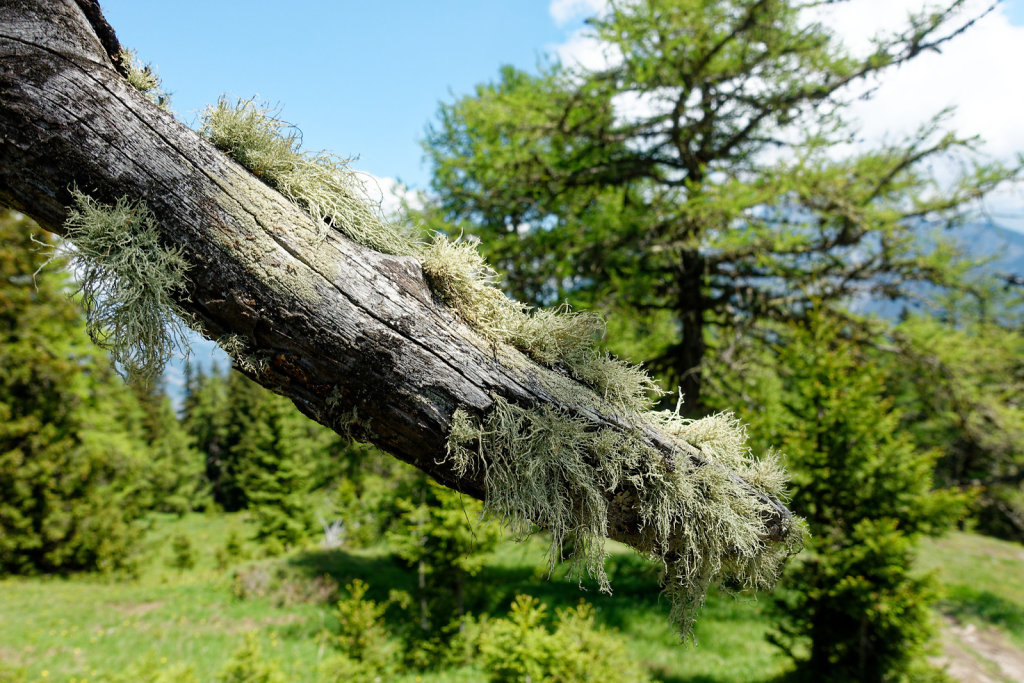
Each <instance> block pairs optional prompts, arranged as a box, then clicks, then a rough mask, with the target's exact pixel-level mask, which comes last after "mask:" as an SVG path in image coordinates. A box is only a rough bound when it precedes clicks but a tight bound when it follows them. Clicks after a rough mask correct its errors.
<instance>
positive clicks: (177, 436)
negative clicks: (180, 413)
mask: <svg viewBox="0 0 1024 683" xmlns="http://www.w3.org/2000/svg"><path fill="white" fill-rule="evenodd" d="M134 389H135V393H136V395H137V396H138V399H139V403H140V404H141V406H142V409H143V411H144V413H145V417H144V419H143V423H142V427H143V437H144V439H145V441H146V443H147V444H148V449H147V451H148V453H149V462H148V464H147V467H146V475H145V476H146V480H147V481H148V483H149V488H150V491H151V497H152V502H151V506H152V508H153V509H154V510H157V511H159V512H173V513H177V514H184V513H186V512H189V511H191V510H195V509H197V508H199V507H202V506H203V504H204V499H205V497H206V492H207V490H208V485H207V480H206V473H205V465H204V462H203V457H202V455H201V454H200V453H199V451H197V450H196V449H195V448H194V447H193V439H192V437H191V436H190V435H189V434H188V432H187V431H186V430H185V428H184V426H183V425H182V424H181V422H179V421H178V417H177V416H176V415H175V414H174V408H173V406H172V405H171V400H170V398H169V397H168V396H167V394H166V393H165V392H164V390H163V388H162V387H160V386H157V385H156V384H153V385H151V386H149V387H145V386H137V387H134Z"/></svg>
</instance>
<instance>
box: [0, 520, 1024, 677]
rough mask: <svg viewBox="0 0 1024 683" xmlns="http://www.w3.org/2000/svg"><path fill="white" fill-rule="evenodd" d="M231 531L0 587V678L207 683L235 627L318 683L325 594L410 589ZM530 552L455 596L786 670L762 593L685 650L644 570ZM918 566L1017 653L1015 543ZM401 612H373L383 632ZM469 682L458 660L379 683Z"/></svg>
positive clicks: (517, 548)
mask: <svg viewBox="0 0 1024 683" xmlns="http://www.w3.org/2000/svg"><path fill="white" fill-rule="evenodd" d="M243 522H244V520H243V517H242V516H241V515H238V514H236V515H216V516H215V515H201V514H191V515H187V516H185V517H182V518H177V517H173V516H170V515H165V516H157V517H154V518H153V519H152V528H151V530H150V533H149V534H148V536H147V542H146V544H145V547H144V549H143V550H142V552H141V553H140V556H139V558H138V560H139V561H138V567H139V570H138V572H137V574H136V575H135V576H134V577H130V576H121V577H107V578H98V577H96V576H82V577H71V578H57V577H45V578H8V579H5V580H3V581H0V661H2V663H3V664H2V666H0V681H4V680H19V678H21V677H22V676H23V677H24V680H28V681H41V680H47V681H68V682H72V681H73V682H75V683H86V682H87V681H111V680H124V681H132V680H143V681H150V680H153V681H158V680H159V681H174V680H176V677H177V676H180V675H184V673H183V672H185V671H190V672H191V673H193V674H194V675H195V676H196V677H197V678H198V679H199V680H202V681H207V680H216V678H217V674H218V672H219V671H220V670H221V669H222V667H223V666H224V664H225V662H226V661H227V660H228V659H229V658H230V656H231V654H232V653H233V652H234V651H235V650H236V649H237V648H238V647H239V646H240V645H241V644H242V643H243V641H244V640H245V638H246V636H247V635H248V634H255V638H256V640H257V641H258V642H259V644H260V645H261V647H262V650H263V653H264V654H265V655H266V656H267V657H269V658H272V659H274V660H276V661H277V663H278V664H279V665H280V668H281V669H282V670H283V671H284V672H285V675H286V677H287V679H288V680H294V681H316V680H322V679H321V678H319V677H318V674H317V670H318V664H319V662H320V661H321V660H322V659H323V658H324V656H325V655H326V654H328V653H329V646H328V645H326V642H325V641H326V638H325V634H326V633H328V632H330V631H331V630H332V629H333V628H334V627H335V625H336V624H335V622H334V619H335V616H334V614H333V610H332V602H333V600H334V599H335V598H336V597H337V596H338V594H339V587H340V586H344V585H345V584H347V583H348V582H350V581H351V580H353V579H356V578H358V579H361V580H363V581H365V582H366V583H367V584H369V586H370V589H369V592H368V597H369V598H371V599H374V600H377V601H379V602H384V601H385V600H387V597H388V595H389V592H391V591H392V590H400V591H401V590H404V591H410V592H411V591H412V590H413V588H414V583H415V580H416V577H415V575H414V573H411V572H408V571H406V570H404V569H403V568H402V567H401V566H399V565H398V564H397V563H396V562H395V561H394V560H393V559H392V558H391V556H390V554H389V553H388V550H387V548H386V547H384V546H383V545H379V546H375V547H371V548H368V549H361V550H355V551H348V550H339V549H335V550H319V549H307V550H301V551H297V552H294V553H291V554H288V555H285V556H283V557H276V558H259V557H258V554H259V549H258V547H257V546H255V545H253V544H250V543H249V542H247V541H246V542H244V543H243V544H242V552H241V556H240V557H236V558H234V559H232V560H229V561H225V560H226V558H225V557H224V552H223V550H222V549H223V547H224V545H225V543H226V542H227V539H228V538H229V536H230V535H231V533H232V530H234V532H235V534H236V537H241V538H244V537H245V529H244V526H243ZM180 534H187V535H188V536H189V537H190V538H191V539H192V541H193V550H194V559H195V565H194V566H193V567H191V568H188V569H179V568H176V567H175V566H174V564H175V551H174V549H173V538H174V537H175V536H177V535H180ZM219 549H220V551H219V552H218V550H219ZM545 553H546V547H545V545H544V543H543V540H542V539H534V540H532V541H530V542H527V543H523V544H515V543H510V542H507V543H503V544H501V545H500V546H499V547H498V549H497V550H496V551H495V552H494V553H492V554H491V555H490V556H489V558H488V560H487V563H486V566H485V567H484V568H483V570H482V571H481V572H480V573H479V574H478V575H477V576H476V577H475V579H474V580H473V581H472V582H471V585H470V587H469V588H468V591H467V608H468V609H469V611H471V612H472V613H474V614H485V613H486V614H491V615H501V614H504V613H505V611H506V610H507V609H508V606H509V604H510V602H511V601H512V599H513V598H514V597H515V596H516V595H517V594H521V593H527V594H530V595H533V596H535V597H537V598H539V599H541V600H542V601H543V602H544V603H545V604H547V605H548V608H549V610H553V609H554V608H557V607H559V606H569V605H573V604H575V603H576V602H578V601H579V600H580V599H581V598H583V599H586V600H587V601H590V602H591V603H592V604H593V605H594V607H595V609H596V613H597V619H598V621H599V622H600V623H602V624H604V625H605V626H608V627H610V628H612V629H614V630H615V631H617V632H618V633H619V635H620V637H621V638H622V639H624V641H625V644H626V648H627V650H628V652H630V653H631V656H633V657H635V658H637V659H639V660H640V661H642V662H643V664H644V666H645V667H646V668H647V669H648V671H650V673H651V674H652V675H653V676H654V677H655V678H656V679H658V680H663V681H669V682H672V681H678V682H681V681H691V682H698V681H770V680H776V679H779V678H781V677H783V676H784V675H785V673H786V671H787V666H788V662H787V660H786V659H785V657H783V656H782V655H781V654H780V653H779V652H778V651H777V650H775V649H774V648H773V647H772V646H770V645H769V644H768V643H767V641H766V640H765V635H766V632H767V629H768V627H769V625H770V619H769V617H767V616H766V615H764V614H762V609H763V607H764V605H765V601H766V598H764V597H762V598H761V600H756V599H753V598H752V597H749V596H744V597H740V598H739V599H736V598H733V597H731V596H728V595H724V594H721V593H712V594H711V595H710V596H709V599H708V604H707V606H706V608H705V609H704V612H703V615H702V618H701V619H700V620H699V622H698V624H697V628H696V634H695V635H696V641H697V642H696V644H691V645H680V644H679V642H678V637H677V636H676V634H675V633H674V632H673V630H672V629H671V627H670V626H669V625H668V623H667V621H666V611H667V606H666V605H665V604H664V603H663V602H662V601H660V600H659V595H658V591H657V588H656V579H657V576H656V568H654V567H653V566H651V565H649V564H648V563H646V562H645V561H643V560H641V559H639V558H637V557H636V556H635V555H633V554H632V553H631V552H629V551H627V550H625V549H621V550H618V549H617V550H616V552H614V554H613V556H612V557H611V559H610V561H609V563H610V572H609V573H610V575H611V578H612V585H613V586H614V588H615V595H614V596H605V595H601V594H599V593H597V592H596V591H595V590H594V589H593V588H592V587H590V588H589V589H587V587H586V586H584V588H585V589H587V590H585V591H584V592H581V590H580V588H579V586H578V584H577V582H576V581H575V580H570V579H568V578H567V577H566V576H565V573H564V571H557V572H556V573H555V575H553V576H552V577H550V580H549V579H548V578H547V572H546V568H545ZM921 565H922V568H923V569H927V570H934V571H936V572H937V573H938V576H939V578H940V580H941V582H942V584H943V587H944V595H945V597H944V598H943V599H942V601H941V602H940V606H941V609H942V610H943V612H944V613H945V614H946V615H947V616H948V617H950V618H952V619H953V620H955V621H956V622H962V623H974V624H977V625H979V626H982V627H994V628H996V629H999V630H1001V631H1002V632H1004V633H1005V634H1006V636H1007V637H1008V638H1009V639H1010V641H1011V642H1013V643H1015V644H1016V645H1018V646H1020V647H1024V584H1022V583H1021V582H1019V581H1008V580H1007V577H1014V576H1017V577H1019V576H1024V549H1021V547H1020V546H1018V545H1014V544H1010V543H1004V542H1001V541H997V540H993V539H990V538H985V537H982V536H977V535H973V534H969V533H953V534H950V535H948V536H946V537H944V538H941V539H937V540H933V541H929V542H927V543H926V544H925V545H924V546H923V551H922V558H921ZM404 614H405V613H399V612H398V611H397V610H395V609H392V611H389V612H388V615H387V618H388V620H389V627H393V625H394V624H393V623H392V622H393V620H394V619H401V618H403V616H404ZM5 676H6V677H7V678H6V679H5ZM161 676H162V677H161ZM483 677H484V672H482V671H479V670H474V669H472V668H468V667H463V668H450V669H447V670H443V671H437V672H433V673H429V674H422V673H421V674H412V675H407V676H405V677H399V678H396V679H395V680H408V681H472V680H481V679H482V678H483Z"/></svg>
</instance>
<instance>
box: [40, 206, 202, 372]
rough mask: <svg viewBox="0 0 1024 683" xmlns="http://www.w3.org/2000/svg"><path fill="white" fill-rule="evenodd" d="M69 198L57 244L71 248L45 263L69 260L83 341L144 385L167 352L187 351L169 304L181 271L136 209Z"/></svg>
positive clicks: (177, 314) (184, 268) (176, 253)
mask: <svg viewBox="0 0 1024 683" xmlns="http://www.w3.org/2000/svg"><path fill="white" fill-rule="evenodd" d="M71 195H72V197H73V198H74V201H75V203H74V206H72V207H71V208H70V210H69V211H68V218H67V220H66V221H65V223H64V231H65V232H64V237H65V239H66V240H67V241H68V242H70V243H71V244H72V245H74V248H73V249H69V248H66V247H54V252H53V257H54V258H55V257H58V256H65V255H66V256H67V257H68V259H69V262H70V267H71V270H72V271H73V272H74V273H75V278H76V280H77V282H78V290H77V293H78V294H80V295H81V298H82V304H83V305H84V307H85V312H86V321H87V328H86V329H87V331H88V333H89V336H90V337H92V339H93V341H94V342H96V344H98V345H99V346H101V347H103V348H105V349H107V350H108V351H109V352H110V356H111V359H112V360H113V361H114V363H115V366H116V367H117V369H118V371H119V372H121V374H122V375H124V376H125V377H126V378H127V379H130V380H132V381H142V382H144V383H149V382H150V381H152V380H154V379H156V378H158V377H160V375H161V374H162V373H163V369H164V366H165V365H166V364H167V361H168V360H170V358H171V355H172V354H173V352H174V350H175V348H182V349H187V348H188V342H187V336H186V335H187V327H188V326H187V325H186V322H185V321H186V320H187V319H188V318H187V314H185V313H184V312H183V311H182V310H181V308H180V307H179V306H178V304H177V302H176V301H175V299H174V296H175V295H176V294H180V293H181V292H182V291H184V289H185V285H186V275H187V272H188V264H187V263H186V262H185V259H184V258H183V257H182V255H181V251H180V250H178V249H175V248H169V247H165V246H162V245H161V244H160V241H159V237H158V230H157V224H156V219H155V218H154V217H153V214H152V213H150V211H149V209H148V208H147V207H146V205H145V204H144V203H143V202H141V201H134V200H131V199H128V198H127V197H122V198H121V199H119V200H117V202H116V203H115V204H113V205H108V204H101V203H99V202H96V201H94V200H93V199H92V198H91V197H89V196H87V195H85V194H83V193H82V192H80V191H79V190H78V189H72V191H71ZM51 260H52V259H51Z"/></svg>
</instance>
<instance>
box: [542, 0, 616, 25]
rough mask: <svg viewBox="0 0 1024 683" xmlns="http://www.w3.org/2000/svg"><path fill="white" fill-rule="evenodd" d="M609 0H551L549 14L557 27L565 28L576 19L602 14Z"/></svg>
mask: <svg viewBox="0 0 1024 683" xmlns="http://www.w3.org/2000/svg"><path fill="white" fill-rule="evenodd" d="M607 8H608V0H551V4H550V5H549V6H548V12H549V13H550V14H551V18H552V19H554V20H555V25H556V26H565V25H566V24H568V23H569V22H570V21H573V20H574V19H579V18H581V17H591V16H594V15H597V14H602V13H604V11H605V10H606V9H607Z"/></svg>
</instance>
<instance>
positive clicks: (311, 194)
mask: <svg viewBox="0 0 1024 683" xmlns="http://www.w3.org/2000/svg"><path fill="white" fill-rule="evenodd" d="M200 132H201V133H202V135H203V136H204V137H206V138H207V139H208V140H209V141H210V142H212V143H213V144H214V145H215V146H216V147H218V148H220V149H222V150H223V151H225V152H227V153H228V154H229V155H231V156H232V157H233V158H234V159H235V160H236V161H238V162H239V163H241V164H242V165H243V166H245V167H246V168H247V169H249V170H250V171H251V172H252V173H254V174H255V175H256V176H258V177H259V178H260V179H262V180H263V181H264V182H266V183H267V184H268V185H270V186H271V187H273V188H274V189H275V190H277V191H278V192H280V193H281V194H283V195H284V196H285V197H287V198H288V199H290V200H291V201H293V202H295V203H296V204H298V205H299V206H301V207H302V208H303V209H305V211H306V212H307V213H309V215H310V216H311V217H312V218H313V219H314V220H316V221H317V222H318V223H319V224H320V225H322V226H323V227H324V232H323V233H322V234H325V233H326V228H327V227H333V228H335V229H337V230H339V231H341V232H342V233H344V234H345V235H347V236H348V237H349V238H350V239H352V240H355V241H356V242H359V243H360V244H365V245H366V246H368V247H372V248H373V249H376V250H377V251H381V252H384V253H385V254H396V255H409V254H410V253H411V251H410V250H412V249H414V243H413V240H412V239H411V238H410V237H409V236H408V235H406V234H404V233H403V232H402V231H401V230H399V229H398V228H397V227H395V226H394V225H392V224H390V223H388V222H387V221H385V220H383V219H382V218H381V217H380V216H378V215H377V213H376V212H375V211H374V210H373V207H372V204H371V203H370V202H369V200H368V198H367V197H366V192H365V191H364V189H363V185H362V183H361V181H360V180H359V178H358V177H357V176H356V174H355V173H354V172H353V171H352V170H351V169H350V168H349V166H348V160H347V159H343V158H341V157H338V156H335V155H333V154H328V153H326V152H303V151H302V150H301V144H302V138H301V136H300V135H299V133H298V131H297V130H296V129H295V128H294V127H293V126H290V125H289V124H287V123H286V122H284V121H283V120H281V119H280V118H278V117H277V116H276V115H274V113H273V112H272V111H271V110H269V109H268V108H266V107H261V106H259V105H257V104H256V103H255V102H254V101H253V100H238V101H237V102H236V103H234V104H232V103H231V102H230V101H229V100H228V99H227V98H226V97H221V98H220V100H219V101H218V102H217V105H216V106H213V107H207V108H206V111H205V112H203V124H202V128H201V130H200Z"/></svg>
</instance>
